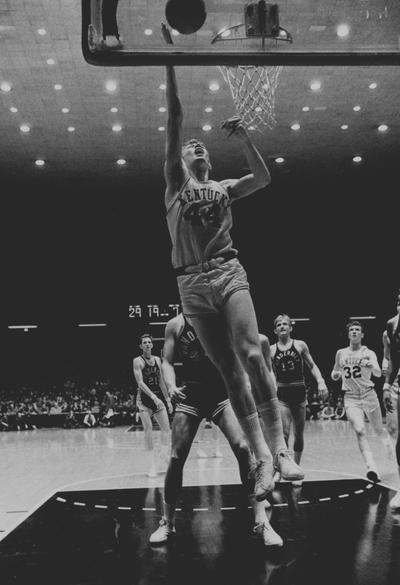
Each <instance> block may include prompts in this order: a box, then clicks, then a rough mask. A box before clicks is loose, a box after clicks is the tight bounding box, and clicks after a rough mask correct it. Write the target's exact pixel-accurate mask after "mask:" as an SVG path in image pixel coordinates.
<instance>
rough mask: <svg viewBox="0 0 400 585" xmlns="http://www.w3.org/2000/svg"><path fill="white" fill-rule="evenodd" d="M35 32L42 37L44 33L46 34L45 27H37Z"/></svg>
mask: <svg viewBox="0 0 400 585" xmlns="http://www.w3.org/2000/svg"><path fill="white" fill-rule="evenodd" d="M37 34H38V35H40V36H41V37H44V35H47V30H46V29H45V28H38V30H37Z"/></svg>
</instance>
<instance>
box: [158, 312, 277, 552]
mask: <svg viewBox="0 0 400 585" xmlns="http://www.w3.org/2000/svg"><path fill="white" fill-rule="evenodd" d="M176 360H179V362H181V363H182V383H183V385H180V386H178V385H177V379H176V373H175V369H174V362H175V361H176ZM162 371H163V375H164V379H165V383H166V385H167V388H168V391H169V393H170V395H171V397H172V400H173V401H174V402H175V403H176V408H175V414H174V418H173V422H172V448H171V459H170V462H169V466H168V470H167V474H166V477H165V486H164V504H163V508H164V516H163V518H162V519H161V521H160V526H159V528H158V529H157V530H156V531H155V532H154V533H153V534H152V535H151V537H150V543H151V544H162V543H164V542H166V541H167V540H168V539H169V538H170V537H171V536H173V534H174V533H175V527H174V519H175V507H176V500H177V497H178V495H179V492H180V490H181V487H182V476H183V468H184V465H185V462H186V459H187V456H188V454H189V451H190V447H191V445H192V443H193V440H194V437H195V435H196V433H197V430H198V428H199V424H200V423H201V421H202V419H203V418H207V417H210V418H211V419H212V421H213V422H214V423H215V424H216V425H217V426H218V427H219V428H220V429H221V431H222V433H223V434H224V435H225V437H226V439H227V440H228V443H229V445H230V447H231V449H232V451H233V453H234V455H235V457H236V458H237V461H238V464H239V471H240V477H241V480H242V483H243V485H244V487H245V489H246V491H247V493H248V496H249V500H250V502H251V505H252V507H253V511H254V520H255V526H254V532H255V534H256V535H258V536H259V537H260V538H262V539H263V542H264V544H265V545H266V546H270V545H277V546H281V545H282V539H281V537H280V536H279V535H278V534H277V533H276V532H275V531H274V530H273V528H272V527H271V525H270V523H269V521H268V518H267V515H266V512H265V503H264V502H258V501H257V500H256V499H255V497H254V495H253V490H254V479H251V477H252V476H254V468H255V461H254V458H253V457H252V455H251V452H250V448H249V446H248V444H247V441H246V439H245V436H244V434H243V431H242V429H241V427H240V425H239V423H238V421H237V419H236V416H235V414H234V412H233V409H232V406H231V404H230V401H229V399H228V395H227V392H226V389H225V386H224V382H223V380H222V378H221V376H220V374H219V372H218V370H217V369H216V368H215V367H214V366H213V364H212V363H211V362H210V360H209V359H208V358H207V356H206V355H205V353H204V350H203V348H202V346H201V344H200V342H199V340H198V337H197V335H196V332H195V330H194V329H193V327H191V325H189V323H188V321H187V320H186V319H185V317H184V316H183V315H182V314H179V315H177V316H176V317H174V318H173V319H171V320H170V321H168V323H167V326H166V329H165V343H164V351H163V362H162Z"/></svg>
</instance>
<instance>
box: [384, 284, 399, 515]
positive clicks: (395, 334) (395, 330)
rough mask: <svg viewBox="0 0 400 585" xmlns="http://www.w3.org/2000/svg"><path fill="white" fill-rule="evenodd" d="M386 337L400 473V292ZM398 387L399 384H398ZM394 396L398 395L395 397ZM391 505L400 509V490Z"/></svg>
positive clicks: (388, 401) (388, 398) (389, 407)
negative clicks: (398, 379) (398, 392)
mask: <svg viewBox="0 0 400 585" xmlns="http://www.w3.org/2000/svg"><path fill="white" fill-rule="evenodd" d="M386 335H387V337H386V339H387V350H389V351H387V350H386V351H387V353H386V356H385V357H386V358H387V360H388V361H387V371H386V375H385V383H384V385H383V402H384V405H385V408H386V411H387V412H388V413H392V412H393V411H394V410H395V404H396V403H397V417H398V418H397V441H396V459H397V465H398V471H399V475H400V433H399V428H400V409H399V400H398V394H396V384H395V380H396V378H397V377H398V375H399V370H400V294H399V295H398V296H397V315H395V316H394V317H392V318H391V319H389V321H388V322H387V324H386ZM397 389H398V386H397ZM393 396H395V397H396V396H397V400H396V398H393ZM390 507H391V508H392V509H393V510H398V509H400V491H398V492H397V494H396V495H395V496H394V497H393V498H392V500H391V501H390Z"/></svg>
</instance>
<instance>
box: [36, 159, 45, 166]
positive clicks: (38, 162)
mask: <svg viewBox="0 0 400 585" xmlns="http://www.w3.org/2000/svg"><path fill="white" fill-rule="evenodd" d="M35 165H36V166H37V167H44V165H45V162H44V160H43V159H42V158H38V159H37V160H35Z"/></svg>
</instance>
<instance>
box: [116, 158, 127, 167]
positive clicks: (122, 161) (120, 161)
mask: <svg viewBox="0 0 400 585" xmlns="http://www.w3.org/2000/svg"><path fill="white" fill-rule="evenodd" d="M117 165H119V166H120V167H123V166H124V165H126V159H125V158H119V159H118V160H117Z"/></svg>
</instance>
